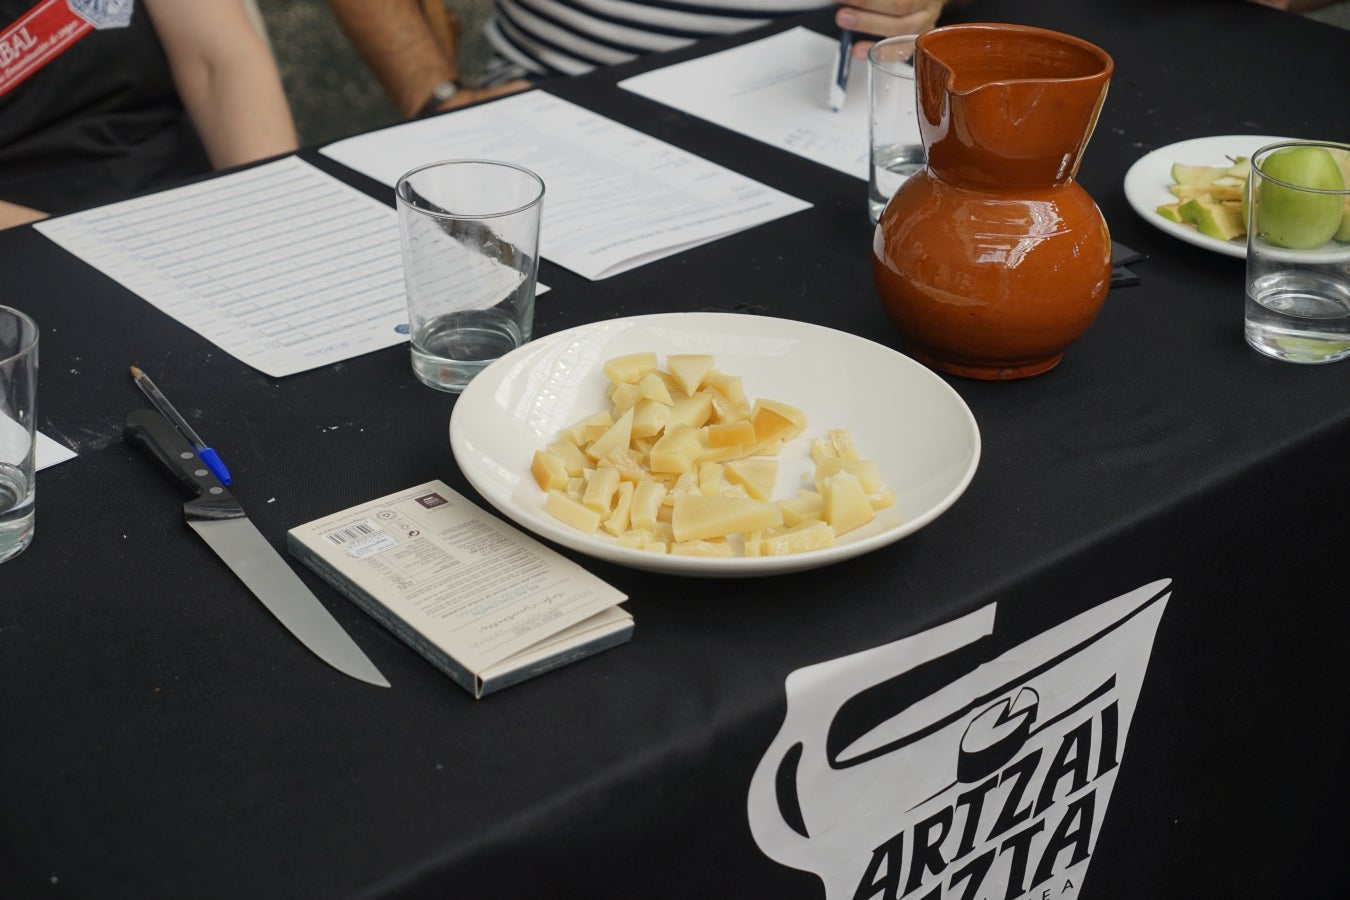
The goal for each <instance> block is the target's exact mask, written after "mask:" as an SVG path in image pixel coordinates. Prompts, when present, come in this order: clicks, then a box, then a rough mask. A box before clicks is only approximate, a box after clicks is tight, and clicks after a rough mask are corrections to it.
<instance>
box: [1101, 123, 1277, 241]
mask: <svg viewBox="0 0 1350 900" xmlns="http://www.w3.org/2000/svg"><path fill="white" fill-rule="evenodd" d="M1287 140H1289V138H1282V137H1270V136H1267V135H1257V134H1225V135H1218V136H1216V137H1202V138H1192V139H1191V140H1189V141H1179V142H1177V143H1175V144H1168V145H1167V146H1166V147H1159V148H1158V149H1157V150H1154V151H1153V152H1152V153H1149V154H1146V155H1145V156H1143V157H1141V158H1140V159H1139V160H1138V161H1136V162H1135V164H1134V165H1132V166H1130V170H1129V171H1128V172H1126V173H1125V199H1126V200H1128V201H1129V202H1130V206H1132V207H1134V211H1135V212H1137V213H1139V215H1141V216H1143V217H1144V221H1145V222H1148V223H1149V224H1150V225H1152V226H1154V227H1155V228H1161V229H1162V230H1163V231H1165V232H1167V233H1168V234H1170V235H1172V236H1173V237H1178V238H1181V239H1182V240H1183V241H1186V242H1187V243H1190V244H1195V245H1196V246H1197V247H1205V248H1208V249H1210V250H1214V251H1216V252H1218V253H1223V254H1226V255H1228V256H1236V257H1238V258H1241V259H1245V258H1246V256H1247V244H1246V241H1245V239H1244V240H1241V241H1221V240H1219V239H1218V238H1212V237H1210V236H1208V235H1204V234H1201V233H1200V232H1198V231H1196V230H1195V229H1194V228H1190V227H1188V226H1186V225H1182V224H1181V223H1179V222H1169V221H1168V220H1167V219H1164V218H1163V217H1162V216H1160V215H1158V213H1157V209H1158V207H1159V206H1161V205H1163V204H1164V203H1171V202H1172V201H1173V200H1175V199H1176V198H1175V197H1173V196H1172V194H1171V193H1170V192H1169V191H1168V190H1167V186H1168V185H1169V184H1171V183H1172V163H1177V162H1180V163H1186V164H1187V165H1195V166H1222V165H1225V164H1226V163H1227V160H1228V159H1229V158H1230V157H1236V156H1245V157H1248V158H1251V157H1252V156H1253V155H1254V154H1255V153H1256V151H1257V150H1260V149H1261V148H1262V147H1264V146H1266V145H1267V144H1274V143H1278V142H1279V141H1287Z"/></svg>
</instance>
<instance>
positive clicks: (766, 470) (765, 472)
mask: <svg viewBox="0 0 1350 900" xmlns="http://www.w3.org/2000/svg"><path fill="white" fill-rule="evenodd" d="M726 475H727V480H728V481H730V482H731V483H732V484H740V485H744V486H745V490H746V493H748V494H749V495H750V496H751V497H754V498H755V499H756V500H768V499H770V498H771V497H772V496H773V487H774V484H775V483H776V482H777V481H778V460H776V459H772V458H770V457H765V456H755V457H751V458H749V459H738V460H733V461H732V462H729V463H727V471H726Z"/></svg>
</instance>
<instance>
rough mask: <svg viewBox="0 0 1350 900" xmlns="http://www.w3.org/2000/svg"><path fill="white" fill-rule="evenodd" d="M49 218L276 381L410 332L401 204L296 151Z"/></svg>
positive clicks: (74, 241) (87, 251)
mask: <svg viewBox="0 0 1350 900" xmlns="http://www.w3.org/2000/svg"><path fill="white" fill-rule="evenodd" d="M35 227H36V228H37V229H38V230H39V231H41V232H42V233H43V234H45V235H46V236H47V237H48V238H50V239H51V240H53V241H55V242H56V243H57V244H60V245H61V246H62V247H64V248H65V249H66V250H68V251H69V252H71V253H73V254H75V255H76V256H78V257H79V258H81V259H83V260H84V261H85V262H87V263H89V264H90V265H92V266H94V267H95V268H97V269H99V270H100V271H102V272H103V273H104V274H106V275H107V276H108V277H110V278H112V279H113V280H114V281H117V282H118V283H120V284H121V285H123V286H124V287H126V288H127V289H129V290H131V291H133V292H135V293H136V294H138V295H140V296H141V297H142V298H144V299H145V300H146V301H148V302H149V303H151V304H152V305H153V306H155V307H157V308H158V309H160V310H161V311H163V312H165V313H167V314H168V315H170V316H172V317H173V318H175V319H177V320H178V321H179V322H181V323H183V324H184V325H186V326H187V327H189V328H191V329H192V330H194V331H196V332H197V333H198V334H201V335H202V336H203V337H206V338H207V339H208V340H210V341H212V342H213V343H215V344H216V345H218V346H219V347H221V349H223V350H225V351H226V352H228V353H229V354H230V355H232V356H234V357H236V358H237V359H239V360H241V361H242V362H244V363H247V364H248V365H250V366H253V367H255V368H257V369H261V370H262V371H263V372H266V373H267V374H268V375H272V376H274V377H281V376H284V375H292V374H295V373H296V372H303V371H305V370H307V369H313V368H317V367H319V366H323V365H327V364H330V363H334V362H339V361H341V360H344V359H350V358H351V357H354V356H359V355H361V354H363V353H369V352H371V351H373V350H379V349H382V348H384V347H389V346H392V345H394V344H398V343H401V342H403V341H406V340H407V339H408V337H407V320H408V314H407V307H406V304H405V302H404V287H403V260H402V253H401V251H400V249H399V239H398V217H397V214H396V213H395V212H394V210H393V208H392V207H390V206H388V205H387V204H383V203H380V202H379V201H377V200H375V199H373V198H372V197H369V196H367V195H366V194H363V193H361V192H360V191H357V190H356V189H354V188H351V187H349V186H347V185H345V184H343V183H342V182H341V181H338V180H337V179H336V178H333V177H332V176H330V175H327V174H325V173H324V172H321V171H319V170H318V169H316V168H315V167H313V166H311V165H310V164H308V163H306V162H304V161H303V160H300V159H297V158H295V157H288V158H286V159H282V160H278V161H277V162H272V163H267V164H265V165H262V166H257V167H255V168H252V169H247V170H245V171H242V172H236V173H233V174H230V175H224V176H221V177H220V178H214V179H211V180H209V181H205V182H201V183H199V184H193V185H188V186H186V187H181V188H175V189H174V190H171V191H165V192H163V193H159V194H153V195H150V196H147V197H140V198H137V199H135V200H128V201H124V202H122V203H115V204H112V205H109V206H103V207H99V208H97V209H92V210H88V211H86V212H82V213H76V214H73V215H69V216H64V217H62V218H58V219H51V220H48V221H46V222H40V223H38V224H37V225H36V226H35Z"/></svg>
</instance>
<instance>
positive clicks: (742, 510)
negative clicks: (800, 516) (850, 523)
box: [670, 494, 871, 541]
mask: <svg viewBox="0 0 1350 900" xmlns="http://www.w3.org/2000/svg"><path fill="white" fill-rule="evenodd" d="M864 502H866V501H865V500H864ZM868 510H869V511H870V510H871V507H868ZM670 524H671V529H672V531H673V532H674V534H675V540H677V541H697V540H707V539H708V538H715V537H725V536H726V535H729V534H736V533H737V532H742V531H753V530H754V529H756V528H770V527H772V526H774V525H781V524H783V513H782V511H781V510H779V508H778V504H777V503H773V502H770V501H767V500H738V499H735V498H733V497H704V496H703V495H701V494H688V495H686V496H683V497H677V498H676V500H675V508H674V511H673V515H672V516H671V520H670Z"/></svg>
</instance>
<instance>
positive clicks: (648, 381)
mask: <svg viewBox="0 0 1350 900" xmlns="http://www.w3.org/2000/svg"><path fill="white" fill-rule="evenodd" d="M637 389H638V393H639V394H641V395H642V396H643V397H645V398H646V399H648V400H655V401H656V402H657V403H664V404H665V405H666V406H670V405H671V404H672V403H674V402H675V401H674V400H672V399H670V390H669V389H668V388H667V387H666V383H665V382H664V381H662V380H661V376H660V375H659V374H658V373H657V372H655V371H652V372H648V373H647V374H646V375H643V376H642V378H641V380H639V381H638V384H637Z"/></svg>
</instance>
